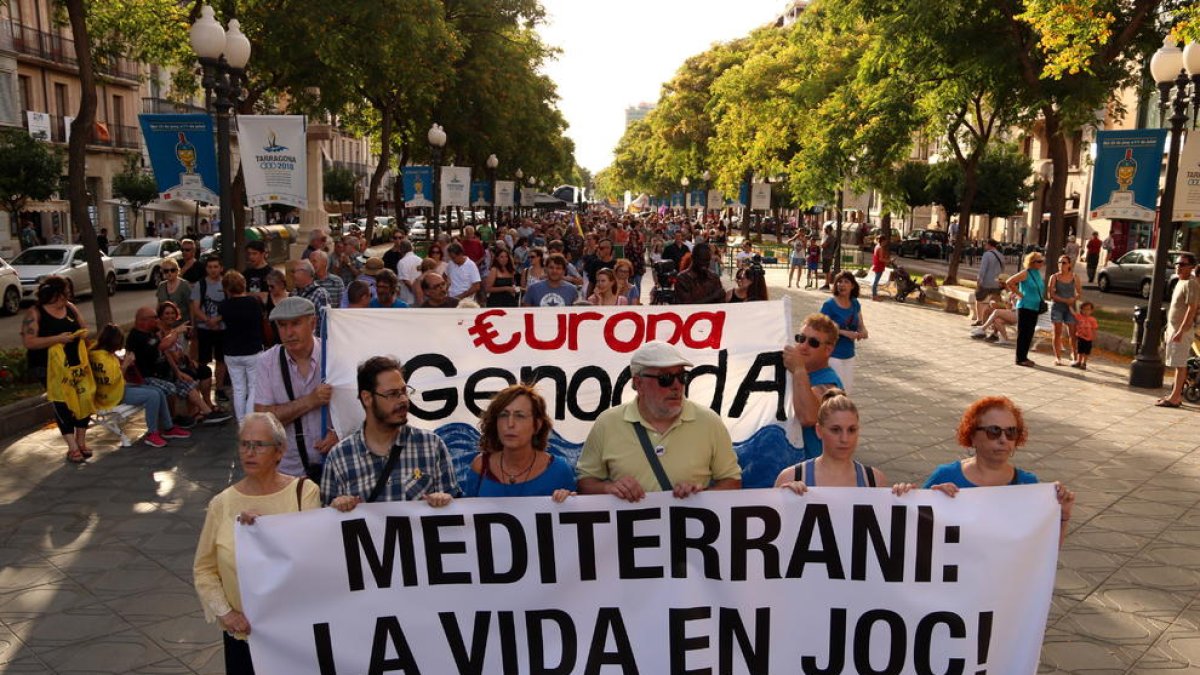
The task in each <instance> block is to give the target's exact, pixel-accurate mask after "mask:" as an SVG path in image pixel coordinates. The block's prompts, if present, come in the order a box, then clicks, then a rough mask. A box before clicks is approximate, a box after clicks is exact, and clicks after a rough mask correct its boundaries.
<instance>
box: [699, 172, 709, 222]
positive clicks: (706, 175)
mask: <svg viewBox="0 0 1200 675" xmlns="http://www.w3.org/2000/svg"><path fill="white" fill-rule="evenodd" d="M711 189H712V172H711V171H709V170H708V169H705V170H704V203H703V204H701V205H700V206H701V208H703V209H704V217H705V218H708V191H709V190H711Z"/></svg>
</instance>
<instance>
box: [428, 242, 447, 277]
mask: <svg viewBox="0 0 1200 675" xmlns="http://www.w3.org/2000/svg"><path fill="white" fill-rule="evenodd" d="M425 258H426V259H428V260H433V261H435V262H436V263H437V266H436V267H434V268H433V271H434V272H437V273H438V274H445V273H446V252H445V251H443V250H442V245H441V244H438V243H434V244H430V245H429V252H428V253H426V254H425Z"/></svg>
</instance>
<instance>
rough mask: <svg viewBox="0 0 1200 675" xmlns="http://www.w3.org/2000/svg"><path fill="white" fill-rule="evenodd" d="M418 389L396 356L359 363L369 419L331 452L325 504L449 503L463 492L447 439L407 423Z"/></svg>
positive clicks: (323, 481)
mask: <svg viewBox="0 0 1200 675" xmlns="http://www.w3.org/2000/svg"><path fill="white" fill-rule="evenodd" d="M415 393H416V391H415V390H414V389H413V388H412V387H410V386H408V383H407V382H405V381H404V369H403V367H402V366H401V365H400V362H399V361H397V360H395V359H393V358H389V357H386V356H376V357H373V358H370V359H367V360H366V361H365V362H364V363H363V364H362V365H360V366H359V367H358V402H359V403H360V404H362V407H363V410H364V411H365V412H366V418H365V419H364V420H363V425H362V427H361V428H359V429H358V431H355V432H354V433H353V434H351V435H350V436H347V437H346V438H345V439H344V440H343V441H341V442H340V443H338V444H337V446H335V447H334V448H333V450H332V451H331V452H330V453H329V457H328V458H327V459H326V461H325V470H324V473H323V474H322V476H321V501H322V503H324V504H325V505H327V506H332V507H334V508H335V509H337V510H339V511H350V510H352V509H353V508H354V507H355V506H358V505H359V504H361V503H363V502H376V501H382V502H399V501H415V500H424V501H425V502H427V503H429V505H431V506H445V505H447V504H449V503H450V501H451V499H452V498H453V497H457V496H459V495H460V494H461V491H460V490H459V487H458V479H457V477H456V476H455V473H454V461H453V460H452V459H451V458H450V450H449V448H447V447H446V444H445V442H443V441H442V439H441V438H440V437H438V435H437V434H434V433H432V432H429V431H425V430H423V429H417V428H414V427H410V426H409V425H408V406H409V399H410V397H411V396H412V395H413V394H415Z"/></svg>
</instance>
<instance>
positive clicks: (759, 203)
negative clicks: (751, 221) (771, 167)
mask: <svg viewBox="0 0 1200 675" xmlns="http://www.w3.org/2000/svg"><path fill="white" fill-rule="evenodd" d="M770 208H771V184H770V183H755V184H754V185H752V186H751V187H750V209H751V210H753V211H767V210H770Z"/></svg>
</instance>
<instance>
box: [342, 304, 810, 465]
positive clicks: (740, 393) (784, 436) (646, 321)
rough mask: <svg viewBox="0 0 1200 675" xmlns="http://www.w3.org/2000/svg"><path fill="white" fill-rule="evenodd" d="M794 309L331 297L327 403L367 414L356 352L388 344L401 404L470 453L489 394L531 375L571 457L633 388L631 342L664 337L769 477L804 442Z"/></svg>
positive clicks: (702, 395) (353, 416) (558, 441)
mask: <svg viewBox="0 0 1200 675" xmlns="http://www.w3.org/2000/svg"><path fill="white" fill-rule="evenodd" d="M789 312H790V309H789V305H788V304H787V303H786V302H785V301H784V300H778V301H769V302H767V301H764V302H748V303H740V304H729V305H725V304H722V305H690V306H688V307H686V308H673V307H670V306H660V305H638V306H619V307H553V308H552V307H537V308H512V309H509V308H503V309H502V308H492V309H487V310H483V311H478V310H471V309H463V310H458V309H415V308H414V309H407V310H405V311H403V312H396V311H391V310H386V309H385V310H369V309H354V310H349V309H347V310H337V309H331V310H329V312H328V321H329V326H328V332H327V333H326V334H327V335H328V338H327V340H326V342H325V344H326V348H327V349H326V351H327V354H326V363H325V366H326V380H325V381H326V382H328V383H329V384H331V385H333V388H334V392H333V400H332V401H331V404H330V406H331V416H330V417H331V420H332V423H333V426H334V428H335V429H336V430H337V432H338V434H339V435H340V436H341V437H342V438H345V437H346V436H347V435H349V434H350V433H351V432H352V431H353V430H354V429H357V428H358V427H359V426H360V425H361V424H362V420H363V409H362V406H361V405H360V404H359V399H358V389H357V382H358V380H357V373H358V364H360V363H362V362H363V361H365V360H366V359H368V358H370V357H372V356H379V355H385V356H392V357H395V358H397V359H399V360H400V361H401V362H403V363H404V364H405V365H406V367H407V369H408V371H409V377H408V382H409V384H411V385H412V386H413V387H416V389H417V390H418V391H420V392H421V393H419V394H417V395H416V396H414V397H413V400H412V401H411V402H410V404H409V424H412V425H414V426H417V427H420V428H422V429H428V430H430V431H434V432H436V433H438V434H439V435H440V436H442V438H443V440H445V441H446V444H447V445H449V446H450V448H451V450H452V451H453V452H454V453H455V455H456V456H457V457H459V458H461V459H462V461H469V460H470V457H471V456H474V454H475V452H476V451H477V450H478V440H479V431H478V429H477V427H476V424H477V423H478V421H479V414H480V412H481V411H482V409H483V407H484V406H486V405H487V398H488V397H489V396H490V395H491V394H493V393H495V392H497V391H499V390H501V389H503V388H504V387H505V386H507V385H509V384H514V383H516V382H527V381H536V386H537V387H538V389H539V390H540V391H541V392H542V394H543V395H544V396H545V397H546V400H547V401H548V402H550V406H551V409H550V411H549V412H550V416H551V417H552V418H553V419H554V430H553V433H552V434H551V444H552V446H553V447H554V449H555V452H557V453H559V454H561V455H563V456H564V457H566V458H567V459H569V460H571V461H572V462H573V461H574V459H575V458H576V457H578V455H579V451H580V449H581V448H582V444H583V441H584V440H585V439H586V438H587V434H588V431H590V430H591V428H592V422H593V421H595V419H596V417H597V416H599V414H600V413H601V412H603V411H604V410H607V409H608V408H609V407H611V406H613V405H617V404H619V403H621V402H622V401H629V400H632V399H633V397H634V392H633V389H632V387H630V386H629V359H630V357H631V355H632V354H633V352H634V351H635V350H636V349H637V348H638V347H640V346H641V345H642V344H643V343H645V342H648V341H650V340H665V341H667V342H671V343H673V344H675V346H676V347H677V348H678V349H679V350H680V351H681V353H682V354H683V355H684V357H685V358H687V359H688V360H690V361H691V362H692V363H694V364H696V367H695V368H693V369H692V371H691V372H692V376H691V379H690V381H689V383H688V398H689V399H691V400H692V401H694V402H695V403H696V404H697V405H704V406H707V407H709V408H711V409H712V410H713V411H714V412H716V413H717V414H718V415H720V416H721V417H722V419H723V420H724V421H725V424H726V426H727V427H728V429H729V433H730V436H731V437H732V439H733V443H734V451H735V452H737V453H738V455H739V458H740V461H741V466H742V469H743V476H742V482H743V483H744V484H745V485H748V486H752V487H763V486H769V485H772V484H773V482H774V480H775V476H776V475H777V474H778V473H779V471H780V470H782V469H783V468H784V467H785V466H789V465H790V464H794V463H795V462H796V461H798V459H799V457H800V456H801V455H802V454H803V453H802V452H801V451H798V450H795V449H794V447H799V446H802V445H803V442H802V441H801V440H800V430H799V428H798V427H797V426H795V423H794V419H795V415H792V414H791V413H792V404H791V391H792V390H791V385H790V384H789V382H790V375H789V374H788V372H787V369H785V368H784V367H783V360H782V359H783V356H782V348H783V346H784V345H785V344H788V343H789V342H790V340H791V335H792V333H791V332H789V330H788V328H789V327H790V326H791V320H790V318H789V316H788V314H789ZM397 335H421V336H422V339H421V340H403V341H400V340H396V338H395V336H397ZM789 437H790V438H794V439H795V446H793V444H792V442H791V441H790V440H789Z"/></svg>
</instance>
